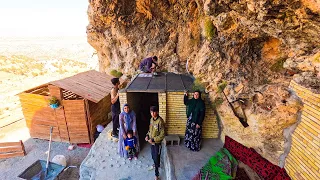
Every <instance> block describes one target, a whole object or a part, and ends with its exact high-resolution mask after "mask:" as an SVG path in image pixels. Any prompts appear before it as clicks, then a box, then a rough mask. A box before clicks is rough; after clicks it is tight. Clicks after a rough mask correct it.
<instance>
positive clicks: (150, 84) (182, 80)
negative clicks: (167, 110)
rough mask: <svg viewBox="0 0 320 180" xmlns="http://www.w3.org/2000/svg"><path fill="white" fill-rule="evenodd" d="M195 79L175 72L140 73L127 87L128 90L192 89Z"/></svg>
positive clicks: (166, 90) (161, 90)
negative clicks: (154, 74) (155, 74)
mask: <svg viewBox="0 0 320 180" xmlns="http://www.w3.org/2000/svg"><path fill="white" fill-rule="evenodd" d="M192 85H193V79H192V78H191V77H190V76H188V75H183V74H175V73H158V75H157V76H153V75H152V74H150V73H141V74H138V75H137V76H136V77H135V78H134V79H133V80H132V81H131V83H130V84H129V85H128V86H127V87H126V91H127V92H168V91H171V92H172V91H184V90H191V89H192Z"/></svg>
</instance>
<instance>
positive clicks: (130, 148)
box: [124, 129, 138, 160]
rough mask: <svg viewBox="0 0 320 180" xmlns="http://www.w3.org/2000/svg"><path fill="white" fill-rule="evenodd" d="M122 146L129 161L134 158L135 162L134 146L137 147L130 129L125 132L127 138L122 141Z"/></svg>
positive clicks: (135, 139)
mask: <svg viewBox="0 0 320 180" xmlns="http://www.w3.org/2000/svg"><path fill="white" fill-rule="evenodd" d="M124 145H125V147H126V150H127V151H128V157H129V160H131V159H132V157H134V159H135V160H137V159H138V158H137V156H136V145H137V138H136V137H135V136H133V131H132V130H131V129H130V130H128V132H127V138H126V139H125V140H124Z"/></svg>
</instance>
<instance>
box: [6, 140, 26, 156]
mask: <svg viewBox="0 0 320 180" xmlns="http://www.w3.org/2000/svg"><path fill="white" fill-rule="evenodd" d="M25 155H26V151H25V149H24V145H23V143H22V141H19V142H4V143H0V159H3V158H10V157H17V156H25Z"/></svg>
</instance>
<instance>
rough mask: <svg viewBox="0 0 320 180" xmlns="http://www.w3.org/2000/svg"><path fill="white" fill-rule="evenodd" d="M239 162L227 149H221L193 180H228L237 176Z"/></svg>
mask: <svg viewBox="0 0 320 180" xmlns="http://www.w3.org/2000/svg"><path fill="white" fill-rule="evenodd" d="M237 166H238V162H237V160H236V159H235V158H234V157H233V156H232V155H231V153H230V152H229V151H228V150H227V149H225V148H222V149H220V150H219V151H218V152H217V153H216V154H215V155H214V156H212V157H211V158H210V159H209V161H208V162H207V164H205V165H204V166H203V167H202V168H201V169H200V171H199V172H198V174H196V176H195V177H194V178H193V179H192V180H228V179H234V178H235V176H236V171H237Z"/></svg>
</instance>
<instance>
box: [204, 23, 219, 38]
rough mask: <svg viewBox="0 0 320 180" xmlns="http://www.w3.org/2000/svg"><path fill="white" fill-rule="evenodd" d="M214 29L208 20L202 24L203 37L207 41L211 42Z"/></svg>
mask: <svg viewBox="0 0 320 180" xmlns="http://www.w3.org/2000/svg"><path fill="white" fill-rule="evenodd" d="M215 31H216V29H215V27H214V26H213V23H212V21H211V20H210V18H206V19H205V22H204V36H205V37H206V38H207V39H208V40H212V38H213V37H214V35H215V33H216V32H215Z"/></svg>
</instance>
